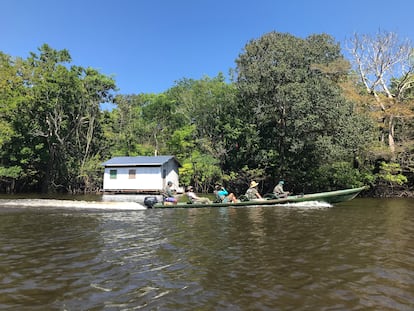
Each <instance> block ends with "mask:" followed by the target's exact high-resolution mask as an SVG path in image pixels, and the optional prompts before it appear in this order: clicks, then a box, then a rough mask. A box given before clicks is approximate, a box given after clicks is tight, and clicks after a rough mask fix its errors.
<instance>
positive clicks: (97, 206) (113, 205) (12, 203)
mask: <svg viewBox="0 0 414 311" xmlns="http://www.w3.org/2000/svg"><path fill="white" fill-rule="evenodd" d="M0 207H11V208H31V207H42V208H43V207H44V208H66V209H93V210H117V211H119V210H128V211H129V210H145V209H147V208H146V207H145V206H143V205H141V204H139V203H136V202H115V201H108V202H106V201H104V202H98V201H75V200H55V199H15V200H0Z"/></svg>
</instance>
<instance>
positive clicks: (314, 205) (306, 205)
mask: <svg viewBox="0 0 414 311" xmlns="http://www.w3.org/2000/svg"><path fill="white" fill-rule="evenodd" d="M283 206H289V207H294V208H298V209H322V208H329V207H332V204H330V203H327V202H321V201H305V202H296V203H285V204H283Z"/></svg>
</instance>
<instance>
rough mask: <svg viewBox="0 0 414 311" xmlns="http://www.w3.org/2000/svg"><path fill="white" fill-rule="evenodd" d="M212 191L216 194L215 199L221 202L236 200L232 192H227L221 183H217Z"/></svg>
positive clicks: (234, 201)
mask: <svg viewBox="0 0 414 311" xmlns="http://www.w3.org/2000/svg"><path fill="white" fill-rule="evenodd" d="M215 189H216V190H215V191H214V193H215V194H216V197H217V200H218V201H220V202H223V203H227V202H233V203H236V202H237V198H236V196H235V195H234V193H229V192H228V191H227V190H226V189H225V188H224V187H223V186H222V185H219V184H217V185H216V187H215Z"/></svg>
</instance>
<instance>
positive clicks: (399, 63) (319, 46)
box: [0, 32, 414, 196]
mask: <svg viewBox="0 0 414 311" xmlns="http://www.w3.org/2000/svg"><path fill="white" fill-rule="evenodd" d="M344 50H345V51H346V55H348V56H347V57H345V55H344V54H343V52H341V46H340V44H339V43H337V42H336V41H335V40H334V38H332V37H331V36H329V35H327V34H315V35H311V36H309V37H307V38H298V37H295V36H293V35H291V34H288V33H278V32H270V33H267V34H264V35H263V36H262V37H260V38H258V39H253V40H251V41H249V42H248V43H247V44H246V45H245V46H244V47H241V52H240V54H239V55H238V56H237V58H236V59H235V64H236V66H235V68H231V69H230V70H229V75H228V77H226V76H225V75H224V74H223V73H217V76H216V77H203V78H201V79H200V80H193V79H187V78H185V77H184V78H182V79H181V80H180V81H178V82H175V83H174V85H173V86H172V87H171V88H170V89H168V90H167V91H165V92H163V93H161V94H123V95H121V94H117V93H116V91H117V87H116V81H115V80H114V78H113V77H110V76H106V75H103V74H101V73H100V72H99V71H98V70H96V69H93V68H89V67H86V68H83V67H79V66H74V65H71V56H70V53H69V51H67V50H55V49H53V48H52V47H50V46H49V45H47V44H44V45H43V46H41V47H39V49H38V51H37V53H35V52H30V53H29V56H28V57H27V58H26V59H23V58H19V57H13V56H10V55H6V54H4V53H2V52H0V112H1V114H0V147H1V148H0V192H3V193H22V192H43V193H53V192H59V193H87V192H96V191H99V190H100V188H101V187H102V177H103V176H102V175H103V167H102V165H101V163H102V162H104V161H106V160H108V159H109V158H111V157H113V156H135V155H174V156H175V157H176V158H177V159H178V160H179V162H180V163H181V165H182V167H181V169H180V183H181V184H182V185H189V184H192V185H194V186H195V187H196V188H197V190H198V191H200V192H208V191H211V190H212V187H213V186H214V184H215V183H216V182H222V183H224V184H225V185H226V186H227V188H228V189H230V190H231V191H232V192H235V193H237V194H241V193H244V191H245V190H246V188H247V186H248V184H249V182H250V180H252V179H254V180H256V181H258V182H260V187H261V188H260V190H261V191H262V192H267V191H269V190H270V189H272V188H273V186H274V185H275V183H277V181H278V180H279V179H284V180H285V187H286V189H287V190H289V191H293V192H295V193H302V192H304V193H307V192H314V191H320V190H322V191H327V190H335V189H342V188H350V187H356V186H361V185H369V186H371V188H370V189H371V190H370V191H371V192H370V195H375V196H395V195H398V196H410V195H412V189H413V185H414V174H413V172H414V123H413V116H414V115H413V109H414V70H413V66H414V53H413V51H414V50H413V47H412V45H411V43H410V42H409V41H407V40H401V39H399V38H398V36H397V35H396V34H395V33H390V32H378V33H377V34H375V35H374V36H369V35H359V34H355V35H354V36H353V37H352V38H350V39H349V40H348V42H347V46H346V48H344ZM115 94H117V95H115ZM104 104H111V105H113V107H114V108H113V109H111V110H105V109H102V106H103V105H104Z"/></svg>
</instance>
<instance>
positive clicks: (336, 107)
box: [236, 32, 369, 191]
mask: <svg viewBox="0 0 414 311" xmlns="http://www.w3.org/2000/svg"><path fill="white" fill-rule="evenodd" d="M236 63H237V72H238V77H237V86H238V89H239V94H240V102H239V108H238V109H237V111H238V113H240V115H241V116H242V118H243V119H244V128H245V130H246V131H245V133H246V134H245V137H244V141H243V142H242V144H243V146H244V149H243V150H242V152H243V157H244V159H245V163H246V164H248V166H249V167H252V168H254V167H258V168H262V169H265V171H266V172H267V175H268V180H269V182H271V183H272V184H274V183H275V182H276V179H279V178H284V179H288V180H289V179H291V180H292V181H294V183H295V184H296V185H297V187H298V189H297V190H299V191H307V190H309V189H311V188H313V187H314V186H313V185H315V184H317V183H316V180H313V178H312V177H313V176H309V174H308V172H310V171H311V170H314V169H315V168H317V167H320V166H322V165H326V164H329V163H331V164H332V165H333V164H334V163H336V162H343V161H346V162H349V163H352V161H353V158H354V157H355V156H356V155H358V153H359V152H360V150H361V149H362V148H363V146H362V145H359V144H356V143H353V141H355V140H356V141H357V142H359V143H361V142H364V141H365V140H364V136H365V134H366V133H367V132H361V131H360V130H361V129H362V128H366V127H368V128H369V124H368V123H366V122H365V120H364V119H361V118H357V117H356V116H355V111H354V107H353V105H352V103H350V102H348V101H346V99H345V98H344V97H343V96H342V90H341V88H340V87H339V84H338V81H340V80H341V79H343V78H345V77H346V74H347V70H348V68H349V65H347V62H346V61H344V59H343V56H342V55H341V53H340V47H339V45H338V44H337V43H335V42H334V40H333V39H332V38H331V37H330V36H328V35H325V34H322V35H312V36H310V37H308V38H306V39H301V38H297V37H294V36H292V35H290V34H284V33H276V32H271V33H268V34H266V35H264V36H262V37H261V38H259V39H258V40H252V41H250V42H249V43H248V44H247V45H246V47H245V49H244V53H242V54H241V55H240V56H239V58H238V59H237V60H236ZM350 120H352V121H351V122H350ZM345 132H346V133H347V134H348V135H347V136H343V135H342V134H344V133H345ZM368 133H369V131H368ZM341 135H342V136H341ZM315 177H316V176H315ZM299 187H301V188H299ZM312 190H315V189H312Z"/></svg>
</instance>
